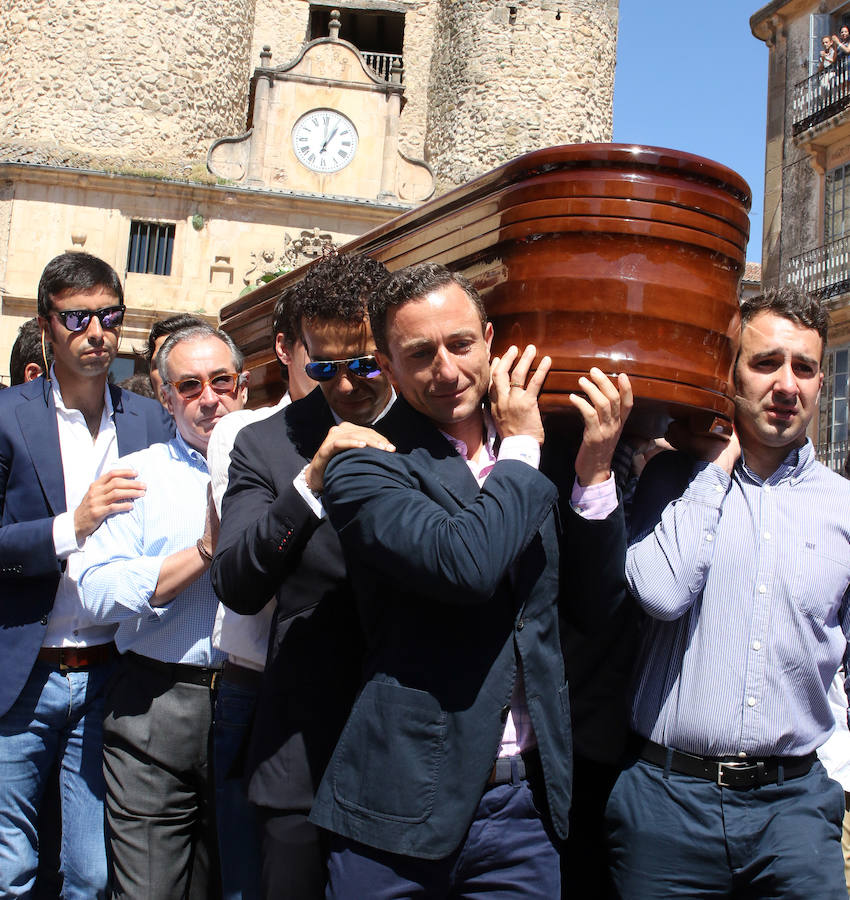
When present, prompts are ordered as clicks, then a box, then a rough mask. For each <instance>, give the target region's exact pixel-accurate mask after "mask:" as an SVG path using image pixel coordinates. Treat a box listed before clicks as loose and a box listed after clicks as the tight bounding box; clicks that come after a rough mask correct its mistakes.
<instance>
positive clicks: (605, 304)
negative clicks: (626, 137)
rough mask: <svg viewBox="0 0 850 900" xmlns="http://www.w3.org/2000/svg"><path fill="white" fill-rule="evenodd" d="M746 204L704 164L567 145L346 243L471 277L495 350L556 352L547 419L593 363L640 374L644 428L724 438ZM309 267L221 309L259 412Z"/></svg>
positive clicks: (649, 152)
mask: <svg viewBox="0 0 850 900" xmlns="http://www.w3.org/2000/svg"><path fill="white" fill-rule="evenodd" d="M750 203H751V194H750V189H749V187H748V186H747V184H746V182H745V181H744V180H743V179H742V178H741V177H740V176H739V175H737V174H736V173H734V172H733V171H731V170H730V169H728V168H726V167H725V166H721V165H720V164H718V163H715V162H712V161H711V160H708V159H703V158H701V157H698V156H693V155H691V154H687V153H681V152H678V151H674V150H664V149H660V148H656V147H637V146H628V145H623V144H571V145H566V146H562V147H551V148H547V149H545V150H538V151H535V152H533V153H529V154H527V155H525V156H522V157H519V158H518V159H515V160H512V161H511V162H509V163H506V164H505V165H503V166H501V167H499V168H498V169H494V170H493V171H492V172H489V173H487V174H486V175H482V176H481V177H480V178H476V179H475V180H473V181H471V182H469V184H466V185H464V186H463V187H460V188H458V189H456V190H454V191H452V192H451V193H449V194H446V195H444V196H443V197H440V198H438V199H436V200H433V201H431V202H430V203H427V204H425V205H424V206H421V207H419V208H417V209H415V210H412V211H410V212H408V213H405V214H404V215H402V216H399V217H398V218H396V219H393V220H392V221H390V222H388V223H386V224H384V225H382V226H379V227H378V228H375V229H373V230H372V231H370V232H368V233H367V234H365V235H363V236H362V237H359V238H357V239H356V240H354V241H352V242H350V243H349V244H347V245H346V246H345V247H344V248H343V250H344V251H345V252H360V253H367V254H369V255H370V256H373V257H375V258H376V259H379V260H381V261H382V262H383V263H384V264H385V265H386V266H387V268H388V269H390V270H391V271H394V270H396V269H399V268H401V267H403V266H407V265H411V264H413V263H418V262H425V261H433V262H439V263H442V264H444V265H446V266H448V267H449V268H450V269H453V270H455V271H458V272H461V273H462V274H464V275H465V276H466V277H467V278H469V279H470V280H471V281H472V282H473V284H475V286H476V287H477V289H478V290H479V292H480V293H481V296H482V298H483V299H484V302H485V304H486V307H487V312H488V315H489V316H490V318H491V320H492V322H493V325H494V329H495V334H496V337H495V342H494V347H493V352H494V353H496V354H499V353H501V352H502V351H503V350H504V349H505V348H506V347H507V346H508V345H509V344H511V343H514V344H518V345H520V346H524V345H525V344H527V343H533V344H535V345H536V346H537V348H538V351H539V353H540V354H541V355H542V354H544V353H547V354H549V355H550V356H551V357H552V371H551V373H550V375H549V377H548V379H547V381H546V385H545V389H544V395H543V397H542V400H541V405H542V406H543V408H544V409H545V410H546V411H548V412H559V411H564V410H567V409H570V404H569V400H568V399H567V397H568V394H569V392H570V391H575V390H576V388H577V379H578V377H579V375H581V374H582V373H585V372H587V370H588V369H589V368H590V367H591V366H592V365H598V366H600V368H602V369H603V370H605V371H607V372H620V371H625V372H627V373H628V374H629V375H630V377H631V378H632V383H633V385H634V388H635V394H636V397H637V405H636V415H635V416H633V419H634V423H635V424H637V425H639V426H640V430H643V431H645V432H650V431H652V432H656V431H658V429H659V428H662V426H663V420H664V419H666V418H669V416H671V415H672V416H681V415H687V416H689V417H690V418H691V419H692V421H693V422H694V423H695V424H696V425H697V427H699V428H702V429H705V430H709V429H722V430H725V429H728V426H729V422H731V418H732V414H733V402H732V398H733V392H732V367H733V364H734V360H735V353H736V349H737V336H738V330H739V317H738V286H739V282H740V278H741V275H742V273H743V270H744V264H745V259H746V257H745V254H746V247H747V239H748V236H749V219H748V216H747V213H748V211H749V208H750ZM305 271H306V268H305V267H302V268H301V269H298V270H296V271H294V272H291V273H289V274H287V275H284V276H282V277H281V278H279V279H276V280H275V281H272V282H269V284H267V285H263V286H261V287H260V288H258V289H257V290H255V291H253V292H251V293H250V294H247V295H245V296H244V297H241V298H239V299H238V300H237V301H235V302H234V303H231V304H229V305H228V306H227V307H225V309H224V310H223V311H222V324H223V326H224V327H225V328H226V329H227V330H228V331H229V332H230V333H231V334H232V335H233V336H234V338H235V339H236V341H237V343H239V345H240V346H241V347H242V348H243V349H244V350H246V351H247V353H248V354H249V366H250V367H251V368H252V370H253V372H252V403H253V404H256V403H262V402H269V401H270V400H272V399H273V396H274V394H273V392H274V387H275V386H276V383H278V382H279V379H278V375H277V363H276V361H275V360H274V357H273V355H272V353H271V334H270V330H271V329H270V320H271V311H272V307H273V303H274V299H275V298H276V297H277V296H278V295H279V294H280V292H281V290H282V289H283V288H285V287H287V286H288V285H290V284H293V283H295V282H297V281H299V280H300V279H301V278H302V277H303V274H304V272H305ZM258 387H259V388H260V390H259V391H257V388H258Z"/></svg>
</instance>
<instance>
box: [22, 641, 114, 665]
mask: <svg viewBox="0 0 850 900" xmlns="http://www.w3.org/2000/svg"><path fill="white" fill-rule="evenodd" d="M117 653H118V651H117V650H116V649H115V644H113V643H112V642H111V641H110V643H108V644H94V645H93V646H91V647H42V648H41V650H39V651H38V657H37V658H38V661H39V662H43V663H47V664H48V665H51V666H59V668H60V669H88V668H89V667H90V666H98V665H100V664H101V663H105V662H109V660H111V659H114V657H115V656H116V655H117Z"/></svg>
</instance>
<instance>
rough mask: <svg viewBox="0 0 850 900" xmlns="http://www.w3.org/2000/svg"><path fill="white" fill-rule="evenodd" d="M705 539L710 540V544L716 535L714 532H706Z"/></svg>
mask: <svg viewBox="0 0 850 900" xmlns="http://www.w3.org/2000/svg"><path fill="white" fill-rule="evenodd" d="M705 539H706V541H708V543H709V544H710V543H711V542H712V541H713V540H714V535H713V534H706V536H705Z"/></svg>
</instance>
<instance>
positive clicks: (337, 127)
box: [320, 122, 339, 153]
mask: <svg viewBox="0 0 850 900" xmlns="http://www.w3.org/2000/svg"><path fill="white" fill-rule="evenodd" d="M337 131H339V122H337V123H336V125H334V130H333V131H332V132H331V133H330V134H329V135H328V136H327V137H326V138H325V142H324V144H322V149H321V151H320V152H321V153H324V152H325V150H326V149H327V146H328V144H329V143H330V142H331V141H332V140H333V139H334V135H335V134H336V133H337Z"/></svg>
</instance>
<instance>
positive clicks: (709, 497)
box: [682, 460, 732, 509]
mask: <svg viewBox="0 0 850 900" xmlns="http://www.w3.org/2000/svg"><path fill="white" fill-rule="evenodd" d="M731 485H732V477H731V476H730V475H729V473H728V472H727V471H726V470H725V469H722V468H721V467H720V466H718V465H716V464H715V463H710V462H705V461H702V460H700V461H699V462H697V463H696V464H695V466H694V474H693V478H692V479H691V483H690V484H689V485H688V486H687V488H686V489H685V492H684V493H683V494H682V499H683V500H694V501H696V502H698V503H704V504H706V505H707V506H713V507H716V508H718V509H719V508H720V506H721V505H722V503H723V501H724V500H725V499H726V494H727V493H728V492H729V488H730V487H731Z"/></svg>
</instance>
